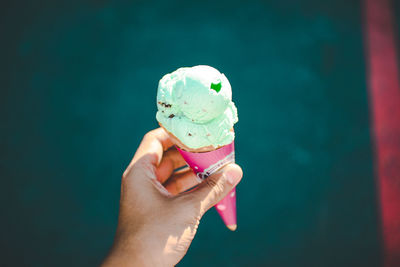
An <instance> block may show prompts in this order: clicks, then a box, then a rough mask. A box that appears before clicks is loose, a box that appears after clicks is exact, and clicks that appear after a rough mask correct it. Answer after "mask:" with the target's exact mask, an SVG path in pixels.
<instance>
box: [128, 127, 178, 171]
mask: <svg viewBox="0 0 400 267" xmlns="http://www.w3.org/2000/svg"><path fill="white" fill-rule="evenodd" d="M173 145H174V143H173V142H172V141H171V139H170V138H169V136H168V133H167V132H166V131H165V130H164V129H163V128H161V127H160V128H157V129H154V130H152V131H150V132H148V133H147V134H145V136H144V137H143V139H142V142H141V143H140V145H139V148H138V149H137V150H136V153H135V156H133V159H132V161H131V163H130V164H129V166H131V165H133V164H135V163H136V162H137V161H138V160H139V159H140V158H142V157H143V156H145V155H149V157H148V158H149V162H150V163H151V164H152V165H154V166H157V165H158V164H159V163H160V161H161V159H162V155H163V152H164V151H166V150H167V149H168V148H170V147H171V146H173Z"/></svg>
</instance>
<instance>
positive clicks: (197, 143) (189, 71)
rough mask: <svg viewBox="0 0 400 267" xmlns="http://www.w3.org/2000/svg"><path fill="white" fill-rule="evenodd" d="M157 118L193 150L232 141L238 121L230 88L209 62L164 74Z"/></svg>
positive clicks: (158, 100) (210, 147)
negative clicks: (234, 127)
mask: <svg viewBox="0 0 400 267" xmlns="http://www.w3.org/2000/svg"><path fill="white" fill-rule="evenodd" d="M157 107H158V112H157V115H156V118H157V121H158V122H159V123H160V125H161V126H162V127H164V128H165V129H166V130H167V131H168V132H169V133H171V134H172V135H173V136H174V137H175V138H176V139H178V141H179V142H180V143H181V144H182V145H181V146H183V148H189V149H192V150H196V149H201V148H207V150H211V149H217V148H219V147H222V146H225V145H228V144H230V143H232V142H233V140H234V138H235V133H234V131H233V130H232V128H233V125H234V124H235V123H236V122H237V121H238V116H237V110H236V107H235V104H234V103H233V102H232V89H231V85H230V83H229V81H228V79H227V78H226V77H225V75H224V74H222V73H220V72H219V71H218V70H216V69H215V68H212V67H210V66H205V65H200V66H195V67H191V68H189V67H185V68H179V69H177V70H176V71H174V72H172V73H169V74H166V75H165V76H164V77H163V78H162V79H161V80H160V82H159V85H158V92H157Z"/></svg>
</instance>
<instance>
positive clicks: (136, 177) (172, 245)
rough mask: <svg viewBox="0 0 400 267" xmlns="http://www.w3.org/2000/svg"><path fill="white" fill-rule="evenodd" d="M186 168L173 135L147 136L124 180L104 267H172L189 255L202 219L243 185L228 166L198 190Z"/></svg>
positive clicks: (158, 131)
mask: <svg viewBox="0 0 400 267" xmlns="http://www.w3.org/2000/svg"><path fill="white" fill-rule="evenodd" d="M184 165H185V161H184V160H183V158H182V157H181V156H180V154H179V152H178V151H177V150H176V149H175V148H174V147H173V143H172V141H171V140H170V138H169V137H168V134H167V133H166V132H165V131H164V130H163V129H162V128H158V129H155V130H153V131H150V132H149V133H147V134H146V135H145V136H144V138H143V140H142V142H141V144H140V146H139V148H138V150H137V151H136V154H135V156H134V157H133V159H132V161H131V163H130V164H129V166H128V168H127V169H126V171H125V172H124V174H123V176H122V181H121V199H120V210H119V218H118V227H117V232H116V235H115V240H114V245H113V248H112V249H111V251H110V254H109V255H108V256H107V258H106V259H105V261H104V262H103V265H102V266H173V265H175V264H177V263H178V262H179V261H180V260H181V259H182V258H183V256H184V255H185V254H186V252H187V250H188V248H189V246H190V244H191V242H192V240H193V238H194V236H195V234H196V231H197V227H198V225H199V222H200V219H201V217H202V216H203V215H204V213H205V212H206V211H207V210H209V209H210V208H211V207H212V206H214V205H215V204H217V203H218V202H219V201H220V200H222V199H223V198H224V197H225V195H227V194H228V193H229V192H230V191H231V190H232V189H233V188H234V187H235V186H236V185H237V184H238V183H239V181H240V180H241V178H242V170H241V168H240V167H239V166H238V165H236V164H229V165H227V166H225V167H224V168H223V169H221V170H220V171H218V172H217V173H215V174H213V175H211V176H210V177H208V178H207V179H206V180H205V181H204V182H202V183H201V184H200V185H199V186H198V187H197V188H196V189H195V190H192V191H190V192H186V193H183V194H179V193H181V192H184V191H186V190H188V189H190V188H192V187H193V186H195V185H196V184H198V178H197V177H196V175H195V174H194V173H193V172H192V171H191V170H186V171H181V172H178V173H173V171H174V170H175V169H176V168H179V167H182V166H184Z"/></svg>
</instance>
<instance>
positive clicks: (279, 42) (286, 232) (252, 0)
mask: <svg viewBox="0 0 400 267" xmlns="http://www.w3.org/2000/svg"><path fill="white" fill-rule="evenodd" d="M398 10H400V9H399V8H396V13H397V11H398ZM0 25H1V43H0V61H1V63H0V66H1V69H0V70H1V73H0V78H1V83H0V84H1V91H0V93H1V95H0V116H1V117H0V118H1V126H0V127H1V128H0V129H1V131H0V171H1V186H0V188H1V189H0V190H1V192H0V200H1V203H2V206H3V208H2V212H1V220H0V231H1V238H0V242H1V255H2V256H1V259H0V263H1V265H3V266H96V265H98V264H99V263H100V262H101V260H102V259H103V258H104V257H105V255H106V253H107V251H108V250H109V248H110V246H111V244H112V241H113V235H114V233H115V228H116V224H117V215H118V202H119V190H120V179H121V175H122V173H123V171H124V169H125V167H126V166H127V164H128V163H129V162H130V160H131V158H132V156H133V154H134V152H135V150H136V148H137V146H138V144H139V142H140V140H141V138H142V136H143V135H144V134H145V133H146V132H147V131H149V130H151V129H153V128H155V127H157V122H156V120H155V113H156V103H155V98H156V89H157V85H158V81H159V79H160V78H161V77H162V76H163V75H164V74H166V73H169V72H171V71H174V70H175V69H177V68H178V67H182V66H194V65H199V64H207V65H211V66H213V67H215V68H217V69H218V70H220V71H221V72H223V73H224V74H225V75H226V76H227V77H228V79H229V80H230V82H231V85H232V89H233V99H234V101H235V103H236V105H237V107H238V110H239V122H238V124H237V125H236V127H235V130H236V133H237V135H236V136H237V137H236V155H237V156H236V157H237V162H238V164H240V165H241V166H242V168H243V170H244V179H243V181H242V183H241V184H240V185H239V186H238V188H237V190H238V191H237V194H238V195H237V201H238V203H237V205H238V206H237V210H238V230H237V231H236V232H230V231H229V230H227V229H226V228H225V226H224V225H223V223H222V221H221V219H220V218H219V216H218V214H217V212H216V211H215V210H211V211H210V212H208V213H207V214H206V215H205V216H204V218H203V220H202V222H201V224H200V227H199V230H198V234H197V236H196V238H195V240H194V242H193V244H192V246H191V247H190V249H189V251H188V253H187V255H186V257H185V258H184V259H183V260H182V262H181V263H180V264H179V266H379V265H380V262H381V258H382V256H381V254H382V253H381V247H382V246H381V240H380V236H381V233H380V230H379V229H380V226H379V216H378V208H377V196H376V187H375V181H374V175H373V155H372V145H371V137H370V121H369V107H368V94H367V89H366V74H365V69H366V67H365V59H364V45H363V35H362V34H363V32H362V29H363V28H362V8H361V2H360V1H349V0H336V1H333V0H332V1H317V0H302V1H294V0H280V1H256V0H248V1H233V0H232V1H209V0H203V1H179V0H171V1H149V0H146V1H144V0H143V1H107V0H99V1H95V0H92V1H74V0H72V1H71V0H69V1H64V0H59V1H27V0H16V1H9V2H8V3H6V2H2V4H1V8H0Z"/></svg>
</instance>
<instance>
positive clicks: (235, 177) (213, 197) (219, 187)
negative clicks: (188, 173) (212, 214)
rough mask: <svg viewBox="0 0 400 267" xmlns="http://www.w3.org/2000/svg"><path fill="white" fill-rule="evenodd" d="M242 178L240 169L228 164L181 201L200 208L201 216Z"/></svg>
mask: <svg viewBox="0 0 400 267" xmlns="http://www.w3.org/2000/svg"><path fill="white" fill-rule="evenodd" d="M242 176H243V172H242V169H241V168H240V167H239V166H238V165H236V164H229V165H227V166H225V167H224V168H223V169H222V170H220V171H219V172H217V173H215V174H213V175H211V176H210V177H208V178H207V179H205V180H204V182H203V183H202V184H201V185H199V187H198V189H197V190H194V191H193V192H190V193H188V194H187V195H188V196H184V197H182V199H181V201H190V202H191V203H190V204H192V205H193V206H194V207H195V208H200V214H201V215H203V214H204V213H205V212H206V211H207V210H209V209H210V208H211V207H212V206H214V205H215V204H217V203H218V202H219V201H220V200H222V199H223V198H224V197H225V196H226V195H227V194H228V193H229V192H230V191H231V190H232V189H233V188H234V187H235V186H236V185H237V184H238V183H239V182H240V180H241V179H242Z"/></svg>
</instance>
